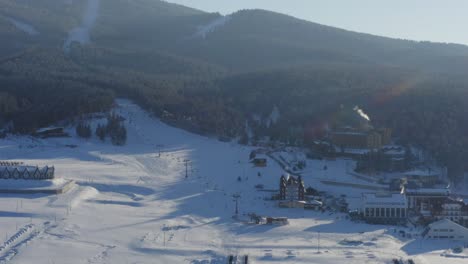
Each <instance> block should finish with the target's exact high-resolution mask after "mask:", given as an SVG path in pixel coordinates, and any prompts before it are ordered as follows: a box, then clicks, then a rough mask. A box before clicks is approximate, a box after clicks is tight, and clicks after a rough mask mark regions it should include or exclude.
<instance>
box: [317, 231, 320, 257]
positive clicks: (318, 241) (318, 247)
mask: <svg viewBox="0 0 468 264" xmlns="http://www.w3.org/2000/svg"><path fill="white" fill-rule="evenodd" d="M317 253H320V231H318V236H317Z"/></svg>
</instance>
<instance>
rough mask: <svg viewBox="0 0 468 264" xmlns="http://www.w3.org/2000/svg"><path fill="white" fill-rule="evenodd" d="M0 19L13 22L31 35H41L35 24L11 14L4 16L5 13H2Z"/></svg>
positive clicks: (19, 28)
mask: <svg viewBox="0 0 468 264" xmlns="http://www.w3.org/2000/svg"><path fill="white" fill-rule="evenodd" d="M0 19H5V20H7V21H8V22H10V23H11V24H13V25H14V26H15V27H16V28H17V29H18V30H20V31H23V32H24V33H26V34H28V35H31V36H35V35H39V31H37V30H36V28H34V26H32V25H30V24H28V23H26V22H24V21H20V20H18V19H15V18H12V17H9V16H3V15H0Z"/></svg>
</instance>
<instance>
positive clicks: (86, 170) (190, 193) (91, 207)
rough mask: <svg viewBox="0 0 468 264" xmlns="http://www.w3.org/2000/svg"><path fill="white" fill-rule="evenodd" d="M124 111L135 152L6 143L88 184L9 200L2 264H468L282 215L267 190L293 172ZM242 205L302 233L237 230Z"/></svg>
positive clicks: (374, 231)
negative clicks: (243, 261)
mask: <svg viewBox="0 0 468 264" xmlns="http://www.w3.org/2000/svg"><path fill="white" fill-rule="evenodd" d="M119 105H120V106H119V108H118V109H117V110H116V111H117V112H119V113H120V114H122V115H123V116H125V117H126V119H127V120H126V125H127V128H128V141H127V145H126V146H124V147H116V146H112V145H111V144H110V143H108V142H107V143H102V142H100V141H98V140H97V139H92V140H89V141H86V140H82V139H78V138H75V137H71V138H62V139H47V140H37V139H34V140H33V139H30V138H26V137H9V138H7V139H3V140H0V159H11V160H17V161H24V162H25V163H30V164H34V165H35V164H38V165H54V166H55V168H56V175H57V176H59V177H63V178H66V179H73V180H75V181H76V182H77V186H76V187H75V188H74V189H72V190H71V191H69V192H68V193H66V194H64V195H58V196H46V195H39V194H36V195H2V196H1V198H0V239H2V240H3V241H5V242H8V243H5V245H4V248H2V247H0V263H1V262H8V263H47V264H50V263H194V264H199V263H226V257H227V256H228V255H230V254H234V255H239V256H241V255H249V260H250V261H251V262H250V263H349V264H353V263H359V264H360V263H390V262H391V259H393V258H403V259H408V258H412V259H414V260H415V262H416V263H442V262H443V261H450V263H466V261H467V259H463V258H462V255H460V256H453V255H454V254H453V253H450V254H447V252H449V251H448V249H449V247H450V246H451V245H448V244H447V243H434V242H432V241H427V240H418V239H407V238H401V237H399V236H398V235H396V234H397V233H395V228H394V227H388V226H377V225H367V224H358V223H353V222H350V221H349V220H346V219H345V216H344V215H342V214H337V213H329V212H325V213H320V212H315V211H304V210H302V209H280V208H277V207H275V204H274V202H272V201H268V200H264V198H268V197H270V196H271V194H272V193H271V192H266V191H263V192H262V191H258V190H257V189H256V188H255V185H258V184H263V185H264V188H265V189H277V185H278V181H279V177H280V175H281V174H282V173H283V171H282V169H281V168H280V166H279V165H277V164H276V163H275V162H274V161H273V160H269V161H268V167H266V168H253V167H252V165H251V164H249V163H247V161H248V157H249V153H250V151H251V150H252V148H250V147H243V146H239V145H237V144H234V143H222V142H218V141H216V140H214V139H210V138H205V137H201V136H197V135H193V134H190V133H188V132H185V131H182V130H179V129H175V128H172V127H169V126H167V125H165V124H163V123H161V122H160V121H158V120H156V119H154V118H151V117H150V116H149V115H148V114H146V113H145V112H143V111H142V110H141V109H140V108H139V107H137V106H136V105H134V104H132V103H130V102H128V101H119ZM66 145H78V147H77V148H69V147H67V146H66ZM159 150H161V155H159ZM184 160H190V162H189V163H188V164H189V165H188V166H187V167H186V166H185V162H184ZM314 162H315V161H308V163H310V164H308V166H307V173H306V174H307V176H306V177H304V180H305V182H306V185H314V184H315V182H316V181H313V177H314V175H321V176H320V177H328V176H326V175H322V174H325V173H326V172H324V171H323V168H322V167H323V166H322V165H323V164H319V163H314ZM317 162H318V161H317ZM346 162H347V161H343V160H341V161H340V160H338V161H336V162H333V161H327V166H328V168H329V169H328V170H327V173H330V174H333V176H329V177H340V175H345V174H346V166H347V165H346ZM186 169H187V170H186ZM186 171H187V172H188V178H186V177H185V175H186ZM258 172H261V176H258ZM239 177H240V178H241V181H239V180H238V178H239ZM0 183H1V182H0ZM315 187H317V186H315ZM319 187H320V186H319ZM319 187H317V188H318V189H320V188H319ZM329 188H330V189H332V187H330V186H329ZM343 192H346V190H343ZM234 194H240V199H239V210H240V214H241V217H240V218H241V219H242V220H245V219H247V217H245V216H243V214H247V213H252V212H253V213H256V214H259V215H263V216H286V217H288V218H289V222H290V224H289V225H285V226H269V225H258V226H257V225H250V224H246V223H243V222H242V221H238V220H234V219H233V218H232V215H233V213H234V210H235V203H234V201H233V198H232V195H234ZM397 229H398V228H397ZM319 236H320V246H319ZM345 240H347V241H360V243H357V244H353V243H344V242H343V241H345ZM0 245H1V242H0ZM465 251H466V250H465ZM441 254H444V255H441ZM464 255H466V252H465V253H464Z"/></svg>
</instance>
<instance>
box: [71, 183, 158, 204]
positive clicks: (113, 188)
mask: <svg viewBox="0 0 468 264" xmlns="http://www.w3.org/2000/svg"><path fill="white" fill-rule="evenodd" d="M80 185H81V186H89V187H93V188H95V189H96V190H98V191H99V192H102V193H106V192H112V193H119V194H123V195H126V196H128V197H130V198H131V199H134V200H136V199H137V198H138V197H137V195H142V196H147V195H152V194H154V193H155V191H154V190H153V189H151V188H148V187H143V186H137V185H130V184H106V183H94V182H81V183H80Z"/></svg>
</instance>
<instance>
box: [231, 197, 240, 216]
mask: <svg viewBox="0 0 468 264" xmlns="http://www.w3.org/2000/svg"><path fill="white" fill-rule="evenodd" d="M232 197H233V198H234V201H235V202H236V211H235V217H237V216H238V214H239V198H240V195H239V194H238V193H236V194H234V195H232Z"/></svg>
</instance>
